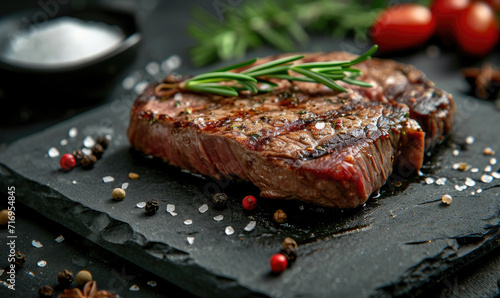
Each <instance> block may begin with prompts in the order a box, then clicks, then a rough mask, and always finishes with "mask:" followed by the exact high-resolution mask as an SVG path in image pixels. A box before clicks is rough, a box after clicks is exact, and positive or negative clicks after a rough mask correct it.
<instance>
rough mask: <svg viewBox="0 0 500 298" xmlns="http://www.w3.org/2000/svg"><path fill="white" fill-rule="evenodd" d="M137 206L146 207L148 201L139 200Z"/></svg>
mask: <svg viewBox="0 0 500 298" xmlns="http://www.w3.org/2000/svg"><path fill="white" fill-rule="evenodd" d="M135 206H136V207H137V208H144V207H146V202H139V203H137V205H135Z"/></svg>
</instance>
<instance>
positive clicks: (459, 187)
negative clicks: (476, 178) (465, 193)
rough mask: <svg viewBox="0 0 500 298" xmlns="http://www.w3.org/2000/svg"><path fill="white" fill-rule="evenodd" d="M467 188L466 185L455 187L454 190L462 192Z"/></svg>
mask: <svg viewBox="0 0 500 298" xmlns="http://www.w3.org/2000/svg"><path fill="white" fill-rule="evenodd" d="M466 188H467V185H462V186H460V185H455V189H456V190H458V191H462V190H465V189H466Z"/></svg>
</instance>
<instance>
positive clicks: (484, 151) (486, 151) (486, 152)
mask: <svg viewBox="0 0 500 298" xmlns="http://www.w3.org/2000/svg"><path fill="white" fill-rule="evenodd" d="M483 154H484V155H495V151H493V150H492V149H491V148H490V147H486V148H484V150H483Z"/></svg>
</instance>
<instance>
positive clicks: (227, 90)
mask: <svg viewBox="0 0 500 298" xmlns="http://www.w3.org/2000/svg"><path fill="white" fill-rule="evenodd" d="M377 49H378V46H377V45H374V46H373V47H372V48H371V49H369V50H368V51H367V52H366V53H364V54H363V55H361V56H359V57H357V58H355V59H353V60H349V61H328V62H311V63H301V64H296V65H294V64H293V62H294V61H297V60H299V59H302V58H304V57H305V55H294V56H290V57H285V58H281V59H277V60H273V61H269V62H267V63H264V64H259V65H256V66H253V67H250V68H248V69H246V70H244V71H242V72H230V71H231V70H236V69H240V68H242V67H246V66H250V65H252V64H254V63H255V62H256V61H257V59H252V60H248V61H245V62H242V63H238V64H235V65H231V66H228V67H224V68H221V69H217V70H215V71H212V72H207V73H204V74H200V75H197V76H194V77H192V78H190V79H187V80H185V81H183V82H180V83H176V84H167V83H164V84H159V85H158V86H157V87H156V89H155V92H156V95H157V96H163V97H168V96H170V95H172V94H174V93H175V92H178V91H183V90H190V91H195V92H200V93H211V94H218V95H222V96H238V94H239V93H238V92H239V91H244V90H248V91H250V92H251V93H252V94H257V93H267V92H271V91H272V90H273V87H275V86H276V84H275V83H273V82H271V81H269V79H271V78H276V79H284V80H289V81H302V82H312V83H321V84H323V85H325V86H327V87H329V88H331V89H333V90H336V91H340V92H346V90H345V88H343V87H342V86H340V85H339V84H337V83H336V82H335V81H336V80H341V81H344V82H346V83H348V84H352V85H358V86H362V87H371V85H370V84H368V83H366V82H363V81H359V80H357V79H356V78H357V77H359V76H360V75H362V72H361V70H359V69H356V68H352V66H354V65H356V64H358V63H361V62H363V61H366V60H368V59H370V58H371V56H372V55H373V54H374V53H375V52H376V51H377ZM290 72H292V74H291V73H290ZM293 73H297V74H300V75H302V76H297V75H294V74H293ZM258 83H263V84H260V85H259V84H258ZM263 85H264V86H265V87H266V88H263ZM259 86H260V87H261V88H259Z"/></svg>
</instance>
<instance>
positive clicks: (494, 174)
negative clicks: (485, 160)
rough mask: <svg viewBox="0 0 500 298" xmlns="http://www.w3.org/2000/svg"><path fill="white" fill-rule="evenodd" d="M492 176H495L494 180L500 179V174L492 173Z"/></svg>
mask: <svg viewBox="0 0 500 298" xmlns="http://www.w3.org/2000/svg"><path fill="white" fill-rule="evenodd" d="M491 176H493V178H495V179H500V173H498V172H493V173H491Z"/></svg>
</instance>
